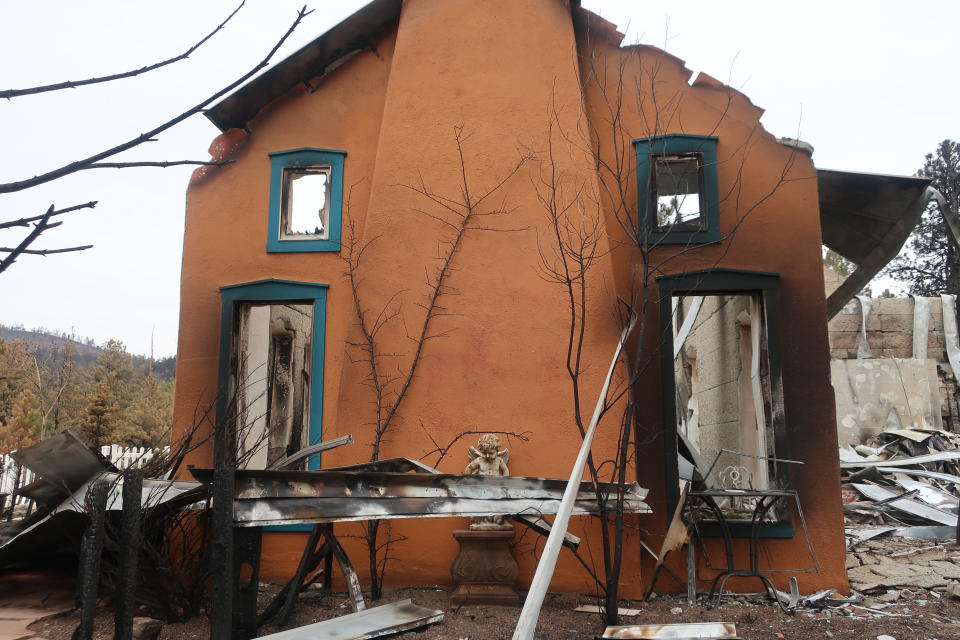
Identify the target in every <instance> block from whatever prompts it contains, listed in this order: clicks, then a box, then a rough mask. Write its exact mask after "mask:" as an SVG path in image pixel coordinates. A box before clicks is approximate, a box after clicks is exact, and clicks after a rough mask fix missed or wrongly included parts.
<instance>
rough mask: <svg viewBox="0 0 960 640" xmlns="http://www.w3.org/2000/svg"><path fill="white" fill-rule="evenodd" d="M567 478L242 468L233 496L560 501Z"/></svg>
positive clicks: (633, 491)
mask: <svg viewBox="0 0 960 640" xmlns="http://www.w3.org/2000/svg"><path fill="white" fill-rule="evenodd" d="M192 472H193V475H194V476H195V477H196V478H197V479H198V480H200V481H202V482H209V481H210V478H211V472H210V471H209V470H207V469H193V470H192ZM566 484H567V483H566V481H565V480H556V479H552V478H534V477H528V476H484V475H466V474H427V473H423V474H408V473H388V472H377V471H257V470H249V469H244V470H239V471H237V475H236V486H235V489H234V497H235V499H237V500H246V499H262V498H471V499H480V500H501V499H529V500H537V499H540V500H544V499H545V500H559V499H560V498H562V497H563V491H564V489H565V488H566ZM616 489H617V487H616V485H614V484H604V485H603V486H602V490H603V492H604V493H605V494H608V495H611V499H612V495H615V492H616ZM626 491H627V496H628V498H635V499H643V498H644V497H646V495H647V490H646V489H643V488H642V487H640V485H638V484H636V483H633V484H632V485H630V486H629V487H628V488H627V490H626ZM577 500H593V501H594V502H595V501H596V494H595V492H594V490H593V486H592V485H591V484H590V483H589V482H583V483H581V484H580V488H579V495H578V496H577Z"/></svg>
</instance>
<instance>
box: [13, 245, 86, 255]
mask: <svg viewBox="0 0 960 640" xmlns="http://www.w3.org/2000/svg"><path fill="white" fill-rule="evenodd" d="M92 247H93V245H92V244H84V245H80V246H78V247H66V248H65V249H22V250H21V251H20V253H22V254H25V255H31V256H45V255H48V254H51V253H68V252H70V251H85V250H86V249H90V248H92ZM14 251H16V249H11V248H10V247H0V253H13V252H14Z"/></svg>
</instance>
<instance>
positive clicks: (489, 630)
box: [30, 585, 960, 640]
mask: <svg viewBox="0 0 960 640" xmlns="http://www.w3.org/2000/svg"><path fill="white" fill-rule="evenodd" d="M277 588H278V587H277V586H276V585H265V588H264V589H263V592H262V594H261V606H262V605H264V604H266V602H267V601H268V600H269V598H270V597H271V596H272V594H273V593H275V592H276V590H277ZM886 591H888V590H881V594H883V593H886ZM897 593H898V598H897V600H896V601H895V602H893V603H888V604H886V606H885V608H883V609H882V611H879V612H873V613H871V612H870V611H867V610H865V609H856V608H852V607H850V606H847V607H846V608H844V609H835V608H827V609H801V610H799V611H798V612H797V613H796V615H793V616H791V615H786V614H784V613H782V612H781V611H780V609H779V608H778V607H777V606H776V605H774V604H773V603H772V601H770V600H767V599H765V598H760V597H759V596H740V595H738V596H725V598H724V600H725V602H724V603H722V604H721V606H720V607H719V608H718V609H716V610H708V609H706V608H705V607H704V606H700V605H698V606H693V607H688V606H687V605H686V604H685V602H684V599H683V598H681V597H680V596H657V597H655V598H653V599H652V600H651V601H650V602H629V601H625V602H623V603H622V605H621V606H624V607H633V608H637V609H639V610H640V613H639V614H638V615H636V616H630V617H626V618H624V619H623V622H622V623H623V624H653V623H657V624H662V623H674V622H703V621H723V622H733V623H735V624H736V626H737V631H738V633H739V634H740V636H741V637H742V638H743V639H744V640H754V639H756V640H759V639H764V640H766V639H771V640H777V639H780V638H783V639H786V640H813V639H817V640H821V639H823V638H847V639H851V640H853V639H857V640H861V639H868V640H873V639H874V638H876V637H877V636H881V635H887V636H890V637H892V638H895V639H896V640H950V639H960V599H957V598H955V597H952V596H950V595H949V594H948V593H946V592H941V591H931V590H925V589H912V590H911V589H899V590H897ZM449 596H450V592H449V591H448V590H446V589H435V588H404V589H392V590H388V592H387V593H386V595H385V597H384V601H383V602H384V603H387V602H396V601H398V600H402V599H404V598H411V599H412V600H413V602H414V603H416V604H418V605H421V606H424V607H428V608H431V609H433V608H436V609H442V610H443V611H444V612H446V616H445V618H444V620H443V621H442V622H440V623H439V624H436V625H433V626H430V627H426V628H423V629H420V630H417V631H410V632H407V633H405V634H402V635H401V636H399V637H402V638H410V639H411V640H439V639H444V640H447V639H452V640H461V639H470V640H497V639H500V638H510V637H511V635H512V632H513V627H514V625H515V623H516V619H517V616H518V614H519V609H518V608H514V607H493V606H485V607H480V606H464V607H459V608H458V607H455V606H452V605H451V604H450V602H449ZM879 602H880V600H879V598H877V599H876V603H875V602H874V598H871V599H870V600H867V601H865V602H863V603H862V604H866V605H870V606H873V605H874V604H878V603H879ZM592 603H593V602H592V598H591V597H589V596H576V595H550V596H548V597H547V600H546V602H545V605H544V608H543V610H542V614H541V616H540V625H539V627H538V630H537V634H536V637H537V638H538V639H543V640H559V639H566V638H578V639H589V638H595V637H598V636H599V635H600V634H602V632H603V628H604V626H603V624H602V622H601V621H600V619H599V617H598V616H597V614H588V613H577V612H574V611H573V609H574V608H575V607H576V606H578V605H580V604H592ZM700 603H701V604H702V598H701V600H700ZM880 606H883V605H880ZM349 612H350V608H349V601H348V599H347V597H346V594H324V593H321V592H320V591H318V590H313V591H308V592H306V593H304V594H303V595H302V596H301V599H300V601H299V603H298V605H297V608H296V610H295V612H294V616H293V619H292V621H291V623H290V625H288V628H290V627H295V626H300V625H305V624H309V623H311V622H317V621H320V620H325V619H328V618H331V617H335V616H340V615H344V614H346V613H349ZM78 620H79V616H78V614H77V613H76V612H72V613H70V614H66V615H61V616H55V617H53V618H49V619H46V620H41V621H38V622H35V623H34V624H33V625H31V626H30V631H31V632H32V633H33V634H34V635H35V637H37V638H49V639H51V640H68V639H69V638H70V635H71V633H72V632H73V630H74V628H75V627H76V625H77V622H78ZM112 622H113V613H112V611H111V610H110V609H109V607H106V606H105V607H103V608H102V610H101V612H100V614H99V616H98V619H97V631H96V633H95V635H94V637H95V638H98V639H109V638H112V637H113V626H112ZM277 630H278V629H276V628H273V627H269V626H268V627H267V628H265V629H263V630H261V633H262V634H266V633H272V632H274V631H277ZM207 637H209V626H208V622H207V620H206V618H198V619H194V620H191V621H189V622H187V623H182V624H168V625H166V626H165V627H164V628H163V631H162V633H161V635H160V638H161V639H162V640H186V639H197V638H207Z"/></svg>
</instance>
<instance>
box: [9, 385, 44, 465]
mask: <svg viewBox="0 0 960 640" xmlns="http://www.w3.org/2000/svg"><path fill="white" fill-rule="evenodd" d="M40 417H41V416H40V409H39V408H38V406H37V398H36V396H34V395H33V392H31V391H24V392H23V393H21V394H20V398H19V400H18V402H17V404H16V405H15V406H14V407H13V411H12V412H11V415H10V419H9V420H7V421H6V422H5V423H3V424H0V454H2V455H7V454H9V453H10V452H11V451H16V450H18V449H22V448H23V447H28V446H30V445H32V444H34V443H36V441H37V437H38V436H39V435H40Z"/></svg>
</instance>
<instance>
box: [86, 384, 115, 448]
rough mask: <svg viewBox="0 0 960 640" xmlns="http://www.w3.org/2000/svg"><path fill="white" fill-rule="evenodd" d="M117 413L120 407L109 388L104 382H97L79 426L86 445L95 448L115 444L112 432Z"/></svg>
mask: <svg viewBox="0 0 960 640" xmlns="http://www.w3.org/2000/svg"><path fill="white" fill-rule="evenodd" d="M119 411H120V405H119V404H118V403H117V400H116V398H115V397H114V395H113V392H112V391H111V390H110V386H109V385H108V384H107V383H106V382H98V383H97V386H96V391H95V393H94V394H93V397H92V398H90V403H89V404H88V405H87V415H86V419H85V420H84V421H83V424H82V425H80V431H81V433H82V434H83V436H84V438H85V439H86V440H87V443H88V444H90V445H92V446H94V447H97V448H99V447H101V446H103V445H105V444H116V443H114V432H115V430H116V426H117V418H118V413H119Z"/></svg>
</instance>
